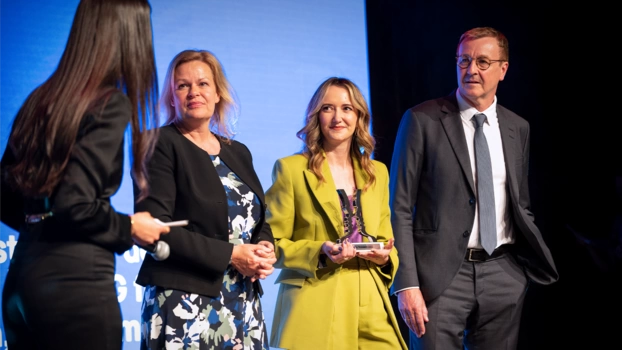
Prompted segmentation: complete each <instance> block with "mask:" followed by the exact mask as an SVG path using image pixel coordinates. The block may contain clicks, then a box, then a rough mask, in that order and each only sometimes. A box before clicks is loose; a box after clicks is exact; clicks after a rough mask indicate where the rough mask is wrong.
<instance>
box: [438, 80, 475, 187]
mask: <svg viewBox="0 0 622 350" xmlns="http://www.w3.org/2000/svg"><path fill="white" fill-rule="evenodd" d="M444 102H445V103H444V104H443V106H442V107H441V111H442V112H443V113H444V115H443V116H441V118H440V119H441V123H442V124H443V128H444V129H445V133H446V134H447V138H448V139H449V143H451V148H452V149H453V151H454V153H455V154H456V157H457V158H458V163H460V167H461V168H462V173H463V175H464V176H465V177H466V179H467V181H468V182H469V186H471V190H472V191H473V192H475V184H474V183H473V171H472V170H471V159H470V158H469V149H468V148H467V143H466V139H465V137H464V129H463V127H462V118H461V117H460V111H459V110H458V101H457V100H456V95H455V91H454V92H453V93H452V94H451V95H450V96H448V97H447V98H446V99H445V100H444Z"/></svg>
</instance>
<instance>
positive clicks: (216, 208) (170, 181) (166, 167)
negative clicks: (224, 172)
mask: <svg viewBox="0 0 622 350" xmlns="http://www.w3.org/2000/svg"><path fill="white" fill-rule="evenodd" d="M220 146H221V150H220V154H219V157H220V159H222V161H224V162H225V164H227V166H228V167H229V168H230V169H231V170H232V171H233V172H235V174H236V175H237V176H239V177H240V179H241V180H242V181H243V182H244V183H246V184H247V185H248V186H249V187H250V188H251V189H252V190H253V192H255V194H256V195H257V196H258V198H259V201H260V202H261V208H262V211H261V219H260V220H259V222H258V223H257V226H256V227H255V230H254V232H253V236H252V241H251V243H257V242H259V241H269V242H271V243H272V244H274V238H273V237H272V231H271V230H270V225H269V224H268V223H266V222H265V201H264V191H263V188H262V186H261V183H260V181H259V178H258V177H257V174H256V173H255V170H254V168H253V160H252V156H251V153H250V151H249V150H248V148H247V147H246V146H244V145H243V144H242V143H240V142H237V141H232V142H231V144H227V143H224V142H222V140H221V143H220ZM148 173H149V183H150V193H149V196H148V197H147V198H146V199H145V200H143V201H141V202H137V203H135V206H134V209H135V212H139V211H148V212H150V213H151V215H153V217H155V218H158V219H160V220H162V221H165V222H167V221H175V220H188V221H189V224H188V226H185V227H172V228H171V232H170V233H169V234H167V235H163V236H162V237H161V239H162V240H163V241H165V242H167V243H168V244H169V246H170V249H171V254H170V256H169V258H168V259H166V260H164V261H156V260H155V259H153V258H152V257H151V256H149V255H147V256H145V260H144V262H143V264H142V266H141V268H140V271H139V273H138V277H137V280H136V283H138V284H140V285H142V286H146V285H156V286H160V287H164V288H168V289H176V290H182V291H186V292H190V293H198V294H202V295H207V296H212V297H214V296H217V295H218V294H219V293H220V289H221V285H222V280H223V275H224V271H225V269H226V268H227V266H228V264H229V259H230V258H231V253H232V251H233V245H232V244H230V243H229V229H228V210H229V208H228V204H227V195H226V193H225V190H224V188H223V185H222V183H221V181H220V177H219V176H218V174H217V173H216V169H215V168H214V165H213V164H212V160H211V158H210V156H209V154H207V153H206V152H205V151H203V150H202V149H201V148H200V147H198V146H196V145H195V144H194V143H192V142H191V141H190V140H188V139H187V138H186V137H185V136H183V135H182V134H181V133H180V132H179V131H178V130H177V128H176V127H175V126H173V125H167V126H163V127H162V128H160V136H159V139H158V142H157V145H156V148H155V151H154V154H153V157H152V158H151V160H150V162H149V165H148ZM135 193H137V191H135ZM255 287H256V288H257V289H258V291H259V292H260V293H261V288H260V286H259V283H258V282H257V283H256V284H255Z"/></svg>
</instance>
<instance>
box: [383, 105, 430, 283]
mask: <svg viewBox="0 0 622 350" xmlns="http://www.w3.org/2000/svg"><path fill="white" fill-rule="evenodd" d="M422 142H423V136H422V134H421V128H420V127H419V125H418V123H417V118H416V117H415V114H414V112H413V111H411V110H410V109H409V110H408V111H406V113H404V115H403V116H402V120H401V122H400V125H399V128H398V131H397V137H396V139H395V145H394V150H393V158H392V160H391V173H390V175H391V177H390V180H389V184H390V207H391V223H392V226H393V233H394V235H395V246H396V247H398V248H399V252H400V261H399V266H398V269H397V274H396V276H395V280H394V283H393V287H392V288H393V292H395V291H400V290H402V289H404V288H410V287H418V286H419V277H418V275H417V262H416V260H415V248H414V238H413V217H414V210H415V206H416V204H417V203H416V198H417V192H418V186H419V178H420V177H421V163H422V159H423V155H422V154H421V151H422V150H423V149H424V147H423V146H422Z"/></svg>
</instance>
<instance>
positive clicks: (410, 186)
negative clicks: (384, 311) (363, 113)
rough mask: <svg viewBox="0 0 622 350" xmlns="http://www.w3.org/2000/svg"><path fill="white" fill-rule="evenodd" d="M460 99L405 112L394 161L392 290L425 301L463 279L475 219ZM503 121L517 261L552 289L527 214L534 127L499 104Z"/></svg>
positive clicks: (552, 273)
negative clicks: (410, 291) (414, 290)
mask: <svg viewBox="0 0 622 350" xmlns="http://www.w3.org/2000/svg"><path fill="white" fill-rule="evenodd" d="M455 93H456V92H455V91H453V92H452V93H451V94H450V95H448V96H446V97H443V98H439V99H435V100H429V101H426V102H423V103H421V104H419V105H417V106H415V107H413V108H411V109H409V110H407V111H406V113H404V116H403V117H402V120H401V123H400V126H399V130H398V135H397V138H396V142H395V149H394V153H393V159H392V161H391V180H390V194H391V222H392V225H393V231H394V235H395V240H396V246H397V247H398V248H399V252H400V265H399V268H398V271H397V275H396V278H395V281H394V283H393V286H392V291H393V292H396V291H399V290H401V289H404V288H408V287H416V286H418V287H420V288H421V291H422V294H423V296H424V298H425V299H426V300H427V301H429V300H432V299H434V298H436V297H437V296H439V295H440V294H441V293H442V292H443V290H444V289H445V288H447V286H448V285H449V284H450V283H451V281H452V279H453V278H454V276H455V275H456V273H457V272H458V269H459V268H460V264H462V262H463V260H464V256H465V254H466V249H467V243H468V240H469V236H470V234H471V229H472V227H473V222H474V220H475V203H476V196H475V194H476V190H475V186H474V183H473V176H472V172H471V163H470V161H469V152H468V149H467V143H466V139H465V136H464V129H463V127H462V119H461V117H460V112H459V109H458V102H457V99H456V95H455ZM497 117H498V120H499V128H500V131H501V140H502V144H503V152H504V158H505V167H506V172H507V191H508V210H509V212H510V216H511V222H512V224H513V226H514V234H515V239H516V242H515V244H514V247H513V248H514V249H513V251H514V254H515V256H516V258H517V261H518V262H519V263H520V264H521V265H523V266H524V270H525V273H526V275H527V277H528V278H529V279H530V280H532V281H534V282H535V283H539V284H549V283H553V282H554V281H556V280H557V278H558V274H557V270H556V267H555V264H554V262H553V259H552V256H551V253H550V251H549V249H548V247H547V246H546V244H545V242H544V240H543V239H542V235H541V233H540V231H539V230H538V228H537V227H536V225H535V223H534V216H533V214H532V213H531V211H530V209H529V207H530V199H529V187H528V165H529V124H528V122H527V121H526V120H524V119H523V118H521V117H519V116H518V115H516V114H515V113H513V112H511V111H510V110H508V109H506V108H504V107H503V106H501V105H499V104H497Z"/></svg>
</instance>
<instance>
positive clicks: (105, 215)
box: [52, 93, 134, 253]
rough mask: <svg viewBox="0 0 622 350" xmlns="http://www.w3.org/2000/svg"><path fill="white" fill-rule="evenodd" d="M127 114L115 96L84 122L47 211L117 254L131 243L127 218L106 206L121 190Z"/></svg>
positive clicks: (125, 102) (125, 104)
mask: <svg viewBox="0 0 622 350" xmlns="http://www.w3.org/2000/svg"><path fill="white" fill-rule="evenodd" d="M131 114H132V106H131V104H130V100H129V98H128V97H127V96H125V95H124V94H122V93H115V94H113V95H111V97H110V100H109V101H108V103H107V104H106V106H105V107H104V108H103V111H102V113H98V114H92V115H90V116H86V117H85V118H89V119H87V121H86V123H84V126H83V127H82V128H81V131H80V132H81V137H80V138H79V139H78V141H77V142H76V144H75V145H74V147H73V150H72V153H71V156H70V158H69V162H68V164H67V167H66V168H65V173H64V175H63V179H62V180H61V182H60V183H59V185H58V187H57V189H56V192H55V195H54V199H53V202H54V204H53V208H52V212H53V213H54V219H55V220H57V221H58V222H59V223H62V224H63V226H68V227H70V228H71V230H72V231H75V232H79V233H80V234H83V235H85V236H88V237H86V238H87V239H88V240H90V241H92V242H94V243H96V244H99V245H101V246H104V247H106V248H108V249H110V250H112V251H114V252H116V253H122V252H124V251H126V250H127V249H129V248H131V247H132V245H133V243H134V242H133V240H132V236H131V224H130V218H129V216H128V215H127V214H123V213H118V212H116V211H115V210H114V208H113V207H112V206H111V204H110V197H111V196H112V195H113V194H114V193H115V192H116V191H117V190H118V187H119V185H120V179H121V175H122V171H123V170H122V166H123V160H122V159H119V154H121V155H122V154H123V153H122V152H123V141H124V135H125V129H126V128H127V126H128V123H129V120H130V116H131ZM120 167H121V168H120ZM117 177H118V178H117ZM115 182H117V183H115Z"/></svg>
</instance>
